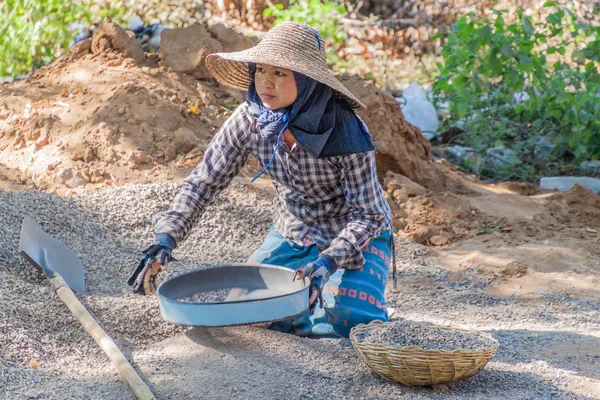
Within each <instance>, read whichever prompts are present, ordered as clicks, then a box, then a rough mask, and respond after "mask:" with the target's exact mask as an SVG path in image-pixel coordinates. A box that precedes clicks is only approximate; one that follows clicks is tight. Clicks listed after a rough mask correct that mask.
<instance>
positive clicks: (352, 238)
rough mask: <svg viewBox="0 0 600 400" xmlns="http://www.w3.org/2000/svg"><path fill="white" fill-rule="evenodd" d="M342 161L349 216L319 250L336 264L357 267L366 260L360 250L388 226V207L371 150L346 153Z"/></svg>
mask: <svg viewBox="0 0 600 400" xmlns="http://www.w3.org/2000/svg"><path fill="white" fill-rule="evenodd" d="M343 165H344V167H343V171H344V173H343V177H342V185H343V190H344V197H345V199H346V203H347V204H348V206H349V207H350V213H351V220H350V222H349V223H348V224H347V225H346V227H345V228H344V229H342V230H341V231H340V233H339V234H338V236H337V237H336V238H335V239H334V240H333V241H332V242H331V244H330V246H329V247H328V248H327V249H325V250H324V251H323V252H322V254H323V255H325V256H328V257H329V258H331V259H333V260H334V261H335V263H336V264H337V266H338V267H343V268H347V269H356V268H360V267H361V266H362V265H363V264H364V262H365V259H364V257H363V255H362V252H361V250H362V249H363V248H365V247H366V246H367V245H368V244H369V242H371V240H373V239H375V238H376V237H378V236H379V235H380V234H381V233H382V232H383V231H384V230H385V229H387V228H389V226H390V221H391V211H390V209H389V205H388V203H387V201H386V200H385V197H384V195H383V191H382V189H381V186H380V185H379V181H378V180H377V170H376V166H375V153H374V152H372V151H371V152H366V153H358V154H352V155H349V156H345V157H344V158H343Z"/></svg>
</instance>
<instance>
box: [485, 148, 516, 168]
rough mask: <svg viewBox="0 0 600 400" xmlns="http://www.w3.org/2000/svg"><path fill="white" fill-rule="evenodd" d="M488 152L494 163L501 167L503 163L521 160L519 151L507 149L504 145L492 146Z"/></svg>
mask: <svg viewBox="0 0 600 400" xmlns="http://www.w3.org/2000/svg"><path fill="white" fill-rule="evenodd" d="M485 152H486V154H487V155H488V157H489V159H490V162H491V163H492V165H494V166H496V167H500V166H502V165H507V164H509V165H512V164H516V163H517V162H519V158H518V157H517V153H515V152H514V151H513V150H511V149H507V148H506V147H504V146H498V147H492V148H489V149H487V150H486V151H485Z"/></svg>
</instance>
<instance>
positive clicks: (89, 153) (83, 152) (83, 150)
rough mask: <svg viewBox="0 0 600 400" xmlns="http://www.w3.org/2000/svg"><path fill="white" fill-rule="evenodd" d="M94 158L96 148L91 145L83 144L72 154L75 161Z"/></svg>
mask: <svg viewBox="0 0 600 400" xmlns="http://www.w3.org/2000/svg"><path fill="white" fill-rule="evenodd" d="M93 159H94V150H93V149H92V148H91V147H90V146H83V147H80V148H78V149H76V150H75V151H74V152H73V155H72V156H71V160H73V161H84V162H90V161H92V160H93Z"/></svg>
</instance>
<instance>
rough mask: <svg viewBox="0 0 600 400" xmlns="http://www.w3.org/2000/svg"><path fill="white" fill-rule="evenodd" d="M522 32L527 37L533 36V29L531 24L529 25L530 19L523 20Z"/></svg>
mask: <svg viewBox="0 0 600 400" xmlns="http://www.w3.org/2000/svg"><path fill="white" fill-rule="evenodd" d="M523 30H524V31H525V33H526V34H527V36H531V35H533V32H534V31H535V29H534V28H533V24H532V23H531V17H525V18H523Z"/></svg>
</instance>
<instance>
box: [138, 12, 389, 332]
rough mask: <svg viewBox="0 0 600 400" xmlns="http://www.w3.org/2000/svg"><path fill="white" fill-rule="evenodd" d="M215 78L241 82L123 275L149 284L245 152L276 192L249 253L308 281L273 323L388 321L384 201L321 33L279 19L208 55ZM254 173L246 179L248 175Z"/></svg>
mask: <svg viewBox="0 0 600 400" xmlns="http://www.w3.org/2000/svg"><path fill="white" fill-rule="evenodd" d="M206 63H207V67H208V69H209V71H210V72H211V73H212V74H213V76H214V77H215V78H216V79H217V80H218V81H219V82H221V83H223V84H225V85H227V86H230V87H233V88H238V89H243V90H247V91H248V99H247V101H246V102H244V103H243V104H241V105H240V106H239V107H238V108H237V109H236V110H235V112H234V113H233V115H232V116H231V117H230V118H229V119H228V120H227V121H226V122H225V123H224V125H223V126H222V128H221V129H220V131H219V132H218V133H217V134H216V136H215V137H214V139H213V140H212V141H211V143H210V145H209V147H208V149H207V151H206V153H205V156H204V159H203V160H202V162H201V163H200V164H199V165H198V166H197V167H196V168H195V169H194V171H193V172H192V173H191V175H190V176H189V177H188V178H186V180H185V181H184V184H183V188H182V190H181V192H180V193H179V194H178V195H177V196H176V197H175V199H174V200H173V202H172V204H171V206H170V208H169V210H168V211H165V212H161V213H158V214H157V215H156V216H155V217H154V230H155V232H156V240H155V244H154V245H153V246H151V247H150V248H149V249H147V250H146V251H145V257H144V259H142V261H141V262H140V265H139V266H138V268H137V269H136V270H135V271H134V273H133V275H132V277H131V278H130V280H129V284H130V285H132V286H134V291H136V292H138V293H140V292H141V293H146V294H148V293H149V292H152V291H154V290H155V286H154V279H155V277H156V274H157V273H158V271H159V270H160V269H159V268H154V269H153V268H152V266H151V265H152V261H153V260H158V261H159V263H160V264H161V265H163V266H165V267H166V265H167V263H168V261H169V259H171V251H172V250H173V249H174V248H175V247H176V244H177V243H178V242H180V241H181V240H183V239H184V238H185V237H186V236H187V234H188V233H189V231H190V229H191V228H192V226H193V225H194V223H195V222H196V221H197V220H198V218H199V217H200V215H201V214H202V212H203V211H204V209H205V208H206V206H207V205H208V204H209V203H210V202H212V200H213V199H214V197H215V195H216V194H217V193H218V192H219V191H220V190H222V189H224V188H225V187H226V186H227V185H228V184H229V183H230V182H231V179H232V178H233V177H234V176H236V175H237V174H238V173H239V171H240V170H241V169H242V167H243V166H244V163H245V162H246V159H247V157H248V155H249V154H250V153H253V154H254V155H255V156H256V157H257V158H258V160H259V162H260V164H261V165H262V166H263V170H262V171H261V173H260V174H259V175H257V177H258V176H260V175H261V174H263V173H265V174H267V175H269V176H270V177H271V178H272V179H273V185H274V186H275V191H276V193H277V196H276V201H275V212H274V219H273V226H272V227H271V229H270V231H269V233H268V235H267V238H266V239H265V241H264V243H263V244H262V246H261V247H260V248H259V249H258V250H256V252H254V254H252V256H251V257H250V262H258V263H266V264H274V265H280V266H285V267H288V268H292V269H294V270H296V271H297V273H296V278H297V279H302V278H304V277H308V278H309V279H310V282H311V292H310V304H311V310H310V312H307V313H306V314H305V315H302V316H300V317H297V318H294V319H292V320H289V321H283V322H278V323H275V324H272V325H271V328H272V329H277V330H280V331H285V332H290V333H296V334H298V335H303V336H345V337H347V336H348V334H349V332H350V328H352V327H353V326H355V325H357V324H359V323H368V322H370V321H372V320H374V319H379V320H383V321H387V319H388V315H387V310H386V307H385V301H384V290H385V284H386V282H387V276H388V265H389V263H390V259H391V258H392V254H393V251H392V246H393V240H392V236H391V230H390V229H391V225H390V222H391V218H392V216H391V211H390V209H389V206H388V204H387V202H386V200H385V198H384V196H383V192H382V189H381V186H380V185H379V182H378V180H377V175H376V168H375V156H374V147H373V143H372V140H371V135H370V134H369V132H368V130H367V127H366V126H365V124H364V123H363V121H362V120H361V119H360V118H359V117H358V116H357V115H356V114H355V112H354V110H355V109H362V108H364V106H363V105H362V104H361V103H360V101H359V100H358V99H357V98H356V97H354V95H352V93H350V92H349V91H348V90H347V89H346V88H345V87H344V86H343V85H342V84H341V83H340V82H339V81H338V80H337V79H336V78H335V77H334V75H333V73H332V72H331V71H330V70H329V69H328V67H327V64H326V61H325V49H324V46H323V40H322V38H321V37H320V36H319V34H318V33H317V32H316V31H315V30H313V29H312V28H310V27H309V26H308V25H305V24H299V23H294V22H286V23H282V24H280V25H277V26H276V27H274V28H273V29H271V30H270V31H269V32H268V33H267V34H266V35H265V37H264V39H263V40H262V41H261V42H260V43H259V44H258V45H256V46H255V47H253V48H250V49H248V50H245V51H240V52H235V53H219V54H212V55H210V56H208V57H207V60H206ZM255 179H256V178H255ZM155 265H156V264H155Z"/></svg>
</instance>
